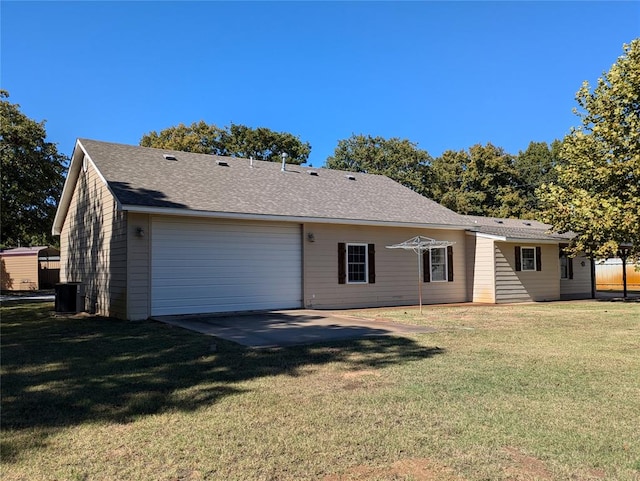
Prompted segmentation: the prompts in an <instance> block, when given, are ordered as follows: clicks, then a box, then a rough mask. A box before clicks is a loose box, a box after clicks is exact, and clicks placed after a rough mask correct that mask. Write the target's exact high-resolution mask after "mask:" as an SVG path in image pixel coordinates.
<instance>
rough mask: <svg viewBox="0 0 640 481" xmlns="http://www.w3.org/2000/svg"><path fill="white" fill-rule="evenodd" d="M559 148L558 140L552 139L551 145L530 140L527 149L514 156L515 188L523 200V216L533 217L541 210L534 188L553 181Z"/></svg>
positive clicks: (560, 143) (560, 144)
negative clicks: (516, 178) (516, 183)
mask: <svg viewBox="0 0 640 481" xmlns="http://www.w3.org/2000/svg"><path fill="white" fill-rule="evenodd" d="M561 148H562V142H560V141H559V140H554V141H553V142H552V144H551V146H549V145H548V144H547V143H546V142H530V143H529V146H528V147H527V150H525V151H524V152H523V151H520V152H519V153H518V155H517V156H516V158H515V161H514V167H515V170H516V173H517V176H518V186H517V189H518V191H519V192H520V196H521V197H522V198H523V201H524V205H523V213H522V217H523V218H525V217H530V218H533V217H535V216H537V215H539V213H540V211H541V210H542V206H541V205H540V199H539V197H538V196H537V195H536V190H537V189H538V188H540V186H542V184H548V183H552V182H555V180H556V178H557V175H556V170H555V167H556V166H557V165H558V163H559V155H560V149H561Z"/></svg>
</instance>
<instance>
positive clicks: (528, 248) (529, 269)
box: [520, 247, 538, 272]
mask: <svg viewBox="0 0 640 481" xmlns="http://www.w3.org/2000/svg"><path fill="white" fill-rule="evenodd" d="M524 251H532V252H533V266H532V267H531V268H529V267H527V268H525V264H524V261H525V259H524ZM537 265H538V259H536V248H535V247H521V248H520V270H521V271H523V272H535V271H536V270H537V268H536V266H537Z"/></svg>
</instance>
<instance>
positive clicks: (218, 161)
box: [216, 160, 229, 167]
mask: <svg viewBox="0 0 640 481" xmlns="http://www.w3.org/2000/svg"><path fill="white" fill-rule="evenodd" d="M216 164H218V165H221V166H222V167H229V163H228V162H227V161H226V160H216Z"/></svg>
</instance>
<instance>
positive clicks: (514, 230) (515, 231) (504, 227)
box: [464, 215, 573, 241]
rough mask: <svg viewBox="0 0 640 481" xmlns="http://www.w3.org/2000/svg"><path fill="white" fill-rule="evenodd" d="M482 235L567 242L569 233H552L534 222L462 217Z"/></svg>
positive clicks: (546, 225) (548, 227)
mask: <svg viewBox="0 0 640 481" xmlns="http://www.w3.org/2000/svg"><path fill="white" fill-rule="evenodd" d="M464 217H465V218H466V219H467V220H468V221H469V222H470V223H471V224H473V226H474V230H475V231H477V232H480V233H482V234H488V235H495V236H499V237H506V238H508V239H524V240H527V239H530V240H552V241H562V240H564V241H569V240H570V239H571V238H572V237H573V234H571V233H564V234H558V233H552V232H551V225H549V224H544V223H542V222H538V221H535V220H523V219H502V218H498V217H480V216H474V215H466V216H464Z"/></svg>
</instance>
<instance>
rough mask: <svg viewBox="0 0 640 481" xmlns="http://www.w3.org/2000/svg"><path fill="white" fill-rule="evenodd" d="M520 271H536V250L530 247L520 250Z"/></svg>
mask: <svg viewBox="0 0 640 481" xmlns="http://www.w3.org/2000/svg"><path fill="white" fill-rule="evenodd" d="M522 270H523V271H535V270H536V250H535V249H534V248H532V247H523V248H522Z"/></svg>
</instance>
